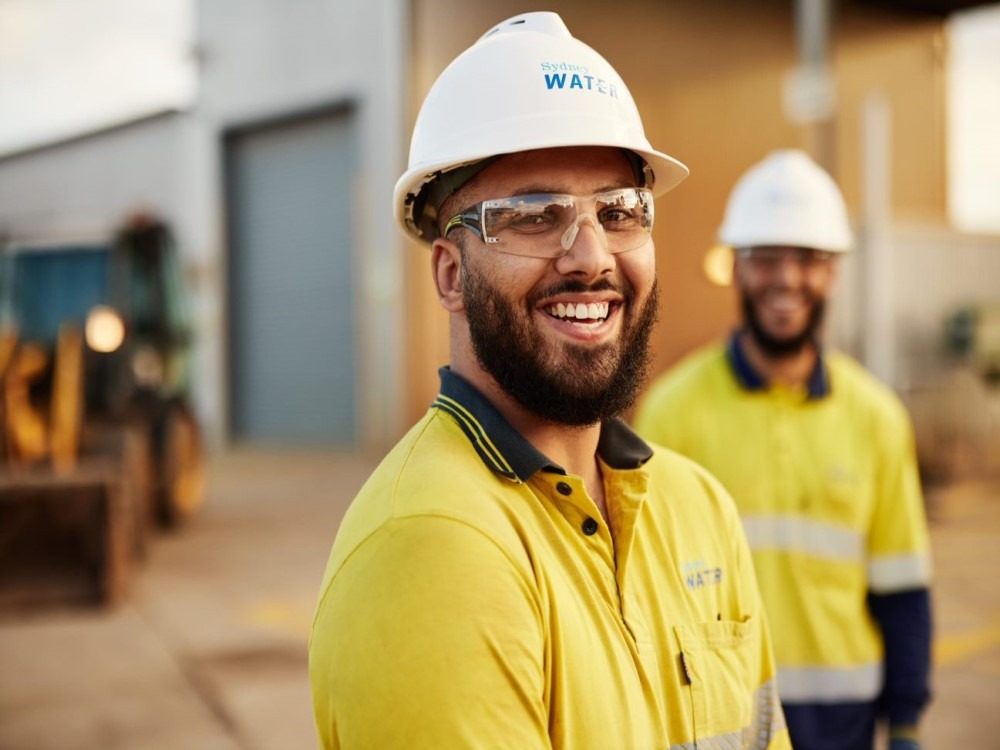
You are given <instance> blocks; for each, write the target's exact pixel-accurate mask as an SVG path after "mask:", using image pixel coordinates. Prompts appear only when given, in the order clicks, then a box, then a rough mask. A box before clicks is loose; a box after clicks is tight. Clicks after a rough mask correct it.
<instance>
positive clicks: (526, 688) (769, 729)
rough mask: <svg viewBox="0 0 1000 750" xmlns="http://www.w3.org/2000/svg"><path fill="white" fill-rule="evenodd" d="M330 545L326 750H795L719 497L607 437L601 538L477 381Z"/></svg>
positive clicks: (459, 385)
mask: <svg viewBox="0 0 1000 750" xmlns="http://www.w3.org/2000/svg"><path fill="white" fill-rule="evenodd" d="M434 407H435V408H432V409H431V410H430V412H429V413H428V414H427V415H426V416H425V417H424V418H423V420H421V421H420V422H419V423H418V424H417V425H416V426H415V427H414V428H413V429H412V430H411V431H410V432H409V433H408V434H407V435H406V436H405V437H404V438H403V440H402V441H401V442H400V443H399V444H398V445H397V446H396V447H395V448H394V449H393V450H392V452H391V453H390V454H389V455H388V456H387V457H386V458H385V460H384V461H383V462H382V464H381V465H380V466H379V467H378V468H377V469H376V471H375V472H374V474H373V475H372V477H371V478H370V480H369V481H368V482H367V484H366V485H365V486H364V487H363V488H362V490H361V492H360V494H359V495H358V496H357V498H356V499H355V500H354V502H353V504H352V506H351V507H350V509H349V510H348V513H347V515H346V517H345V518H344V521H343V523H342V525H341V527H340V529H339V531H338V534H337V538H336V541H335V543H334V545H333V550H332V553H331V556H330V561H329V565H328V568H327V571H326V576H325V578H324V581H323V585H322V591H321V598H320V602H319V606H318V611H317V614H316V619H315V622H314V625H313V631H312V639H311V643H310V677H311V681H312V690H313V698H314V707H315V715H316V722H317V726H318V730H319V734H320V738H321V741H322V745H323V747H324V748H344V749H349V750H361V749H368V748H434V749H435V750H436V749H439V748H448V749H449V750H451V749H454V748H512V749H516V750H536V749H541V748H560V749H564V750H616V749H620V750H653V749H654V748H655V749H656V750H668V749H670V748H673V749H674V750H680V749H681V748H692V749H693V748H694V747H695V744H694V743H695V742H696V741H697V742H698V744H697V747H698V748H761V749H762V750H764V749H771V750H775V749H777V748H789V747H790V745H789V742H788V735H787V731H786V730H785V728H784V719H783V715H782V712H781V707H780V705H779V703H778V701H777V695H776V690H775V688H774V682H773V676H774V675H773V658H772V654H771V644H770V638H769V635H768V631H767V627H766V624H765V620H764V616H763V613H762V606H761V603H760V598H759V592H758V590H757V585H756V582H755V579H754V575H753V570H752V562H751V560H750V557H749V550H748V549H747V547H746V542H745V539H744V536H743V532H742V529H741V528H740V522H739V517H738V515H737V513H736V509H735V507H734V506H733V504H732V501H731V499H730V498H729V497H728V495H727V494H726V493H725V491H724V490H723V489H722V488H721V487H720V486H719V484H718V483H717V482H715V481H714V480H713V479H712V478H711V477H709V476H708V475H707V474H706V473H705V472H703V471H701V470H700V469H698V468H697V467H695V466H694V464H692V463H691V462H690V461H688V460H687V459H685V458H682V457H680V456H678V455H676V454H674V453H671V452H668V451H664V450H657V451H656V452H655V453H654V452H653V451H652V450H651V449H650V448H649V447H648V446H647V445H646V444H645V443H644V442H643V441H641V440H639V438H638V437H637V436H636V435H635V434H634V433H632V432H631V430H629V429H628V428H627V427H626V426H625V425H624V424H623V423H621V422H619V421H617V420H615V421H613V422H609V423H606V424H605V425H604V426H603V428H602V435H601V443H600V447H599V455H600V459H601V468H602V471H603V475H604V486H605V492H606V496H607V507H608V514H609V517H610V527H609V525H608V524H606V523H605V521H604V520H603V519H602V518H601V516H600V514H599V513H598V512H597V510H596V506H595V504H594V502H593V500H592V499H591V498H590V497H589V496H588V494H587V490H586V489H585V487H584V483H583V481H582V479H581V478H580V477H578V476H574V475H568V474H566V473H565V472H564V471H563V470H562V469H560V468H559V467H558V466H556V465H554V464H552V463H551V462H550V461H549V460H548V459H547V458H546V457H545V456H543V455H542V454H540V453H539V452H538V451H537V450H535V449H534V448H533V446H531V445H530V443H528V442H527V441H526V440H524V438H523V437H522V436H521V435H520V434H518V433H517V432H516V431H515V430H514V429H513V428H512V427H510V425H509V424H507V423H506V422H505V421H504V420H503V417H502V416H501V415H500V414H499V413H498V412H497V411H496V410H495V409H494V408H493V407H492V405H491V404H490V403H489V402H488V401H487V400H486V399H484V398H483V397H482V396H481V395H480V394H479V393H478V392H477V391H476V390H475V389H474V388H473V387H472V386H471V385H470V384H468V383H467V382H466V381H464V380H462V379H461V378H459V377H458V376H457V375H455V374H453V373H451V372H450V371H448V370H447V369H445V370H443V371H442V391H441V395H440V396H439V397H438V399H437V401H436V402H435V405H434Z"/></svg>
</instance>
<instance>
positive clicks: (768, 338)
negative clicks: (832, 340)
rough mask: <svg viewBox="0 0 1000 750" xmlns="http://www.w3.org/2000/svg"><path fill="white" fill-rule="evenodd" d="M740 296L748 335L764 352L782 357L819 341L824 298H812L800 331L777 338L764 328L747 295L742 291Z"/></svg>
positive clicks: (776, 357) (824, 305)
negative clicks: (804, 323) (807, 318)
mask: <svg viewBox="0 0 1000 750" xmlns="http://www.w3.org/2000/svg"><path fill="white" fill-rule="evenodd" d="M740 297H741V299H742V305H743V320H744V321H746V324H747V328H748V329H749V330H750V335H751V336H753V339H754V341H756V342H757V346H759V347H760V348H761V350H762V351H763V352H764V354H766V355H768V356H770V357H774V358H775V359H784V358H786V357H792V356H794V355H796V354H799V353H800V352H801V351H803V350H804V349H805V348H806V347H807V346H810V345H811V344H814V343H815V342H817V341H819V329H820V327H821V326H822V325H823V315H824V314H825V311H826V301H825V300H822V299H817V300H813V305H812V309H811V310H810V311H809V320H808V321H807V322H806V327H805V328H803V329H802V332H801V333H799V334H798V335H796V336H792V337H790V338H784V339H779V338H776V337H774V336H772V335H771V334H770V333H768V332H767V331H766V330H764V326H763V324H762V323H761V322H760V318H759V317H758V316H757V310H756V309H755V308H754V306H753V302H752V301H751V300H750V297H749V295H747V293H746V292H745V291H744V292H743V293H742V294H741V295H740Z"/></svg>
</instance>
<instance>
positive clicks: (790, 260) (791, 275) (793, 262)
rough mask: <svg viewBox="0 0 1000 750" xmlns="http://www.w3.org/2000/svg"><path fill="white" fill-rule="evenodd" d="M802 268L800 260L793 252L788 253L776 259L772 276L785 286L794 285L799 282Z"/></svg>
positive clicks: (801, 276)
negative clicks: (776, 262)
mask: <svg viewBox="0 0 1000 750" xmlns="http://www.w3.org/2000/svg"><path fill="white" fill-rule="evenodd" d="M804 270H805V269H804V268H803V265H802V260H801V259H800V258H799V257H798V256H797V255H795V254H794V253H788V254H785V255H783V256H781V259H780V260H779V261H778V264H777V267H776V268H775V270H774V277H775V279H777V280H778V281H781V282H782V283H783V284H785V285H786V286H795V285H797V284H799V283H801V281H802V278H803V272H804Z"/></svg>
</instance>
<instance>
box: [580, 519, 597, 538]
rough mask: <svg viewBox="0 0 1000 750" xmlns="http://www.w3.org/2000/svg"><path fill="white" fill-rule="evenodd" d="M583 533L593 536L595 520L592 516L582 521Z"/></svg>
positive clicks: (595, 528) (595, 531)
mask: <svg viewBox="0 0 1000 750" xmlns="http://www.w3.org/2000/svg"><path fill="white" fill-rule="evenodd" d="M583 533H584V534H586V535H587V536H593V535H594V534H596V533H597V521H595V520H594V519H593V518H587V519H586V520H585V521H584V522H583Z"/></svg>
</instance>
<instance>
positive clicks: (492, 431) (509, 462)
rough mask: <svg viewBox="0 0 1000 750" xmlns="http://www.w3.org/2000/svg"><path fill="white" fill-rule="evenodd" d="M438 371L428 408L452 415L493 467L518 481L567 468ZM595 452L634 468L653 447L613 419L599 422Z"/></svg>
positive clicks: (464, 385) (462, 382)
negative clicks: (434, 394)
mask: <svg viewBox="0 0 1000 750" xmlns="http://www.w3.org/2000/svg"><path fill="white" fill-rule="evenodd" d="M438 374H439V375H440V376H441V391H440V393H438V397H437V398H436V399H435V401H434V403H433V404H432V408H435V409H441V410H442V411H445V412H447V413H448V414H450V415H451V416H452V417H453V418H454V420H455V421H456V422H457V423H458V426H459V427H461V428H462V431H463V432H464V433H465V434H466V436H467V437H468V438H469V441H470V442H471V443H472V445H473V447H474V448H475V449H476V452H477V453H479V456H480V458H482V459H483V462H484V463H485V464H486V465H487V466H489V467H490V468H491V469H493V471H496V472H497V473H499V474H503V475H504V476H505V477H507V478H508V479H517V480H520V481H522V482H523V481H525V480H527V479H529V478H530V477H531V476H532V475H534V474H535V472H537V471H551V472H555V473H557V474H565V473H566V470H565V469H563V468H562V467H561V466H559V465H558V464H557V463H555V462H554V461H551V460H550V459H548V458H547V457H546V456H545V455H544V454H543V453H541V452H540V451H539V450H538V449H537V448H535V446H533V445H532V444H531V443H530V442H528V441H527V440H526V439H525V438H524V436H523V435H521V433H520V432H518V431H517V430H515V429H514V428H513V427H512V426H511V424H510V422H508V421H507V420H506V419H504V417H503V415H502V414H500V412H499V411H497V409H496V407H495V406H493V404H491V403H490V402H489V400H488V399H487V398H486V397H485V396H483V394H481V393H480V392H479V391H478V390H476V388H475V386H473V385H472V384H471V383H470V382H469V381H468V380H466V379H465V378H463V377H462V376H461V375H457V374H455V373H454V372H452V371H451V368H448V367H442V368H441V369H440V370H438ZM597 453H598V455H599V456H600V457H601V458H602V459H604V461H605V463H607V464H608V466H610V467H611V468H613V469H637V468H639V467H640V466H642V465H643V464H644V463H646V461H648V460H649V459H650V457H652V455H653V449H652V448H650V447H649V446H648V445H647V444H646V443H645V442H644V441H643V440H642V439H641V438H640V437H639V436H638V435H636V434H635V433H634V432H633V431H632V430H631V429H630V428H629V427H628V425H626V424H625V423H624V422H622V421H621V420H620V419H611V420H608V421H607V422H604V423H603V424H602V425H601V437H600V438H599V440H598V443H597Z"/></svg>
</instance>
